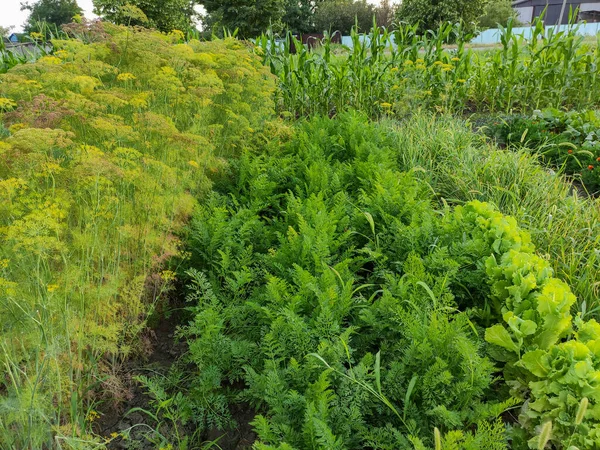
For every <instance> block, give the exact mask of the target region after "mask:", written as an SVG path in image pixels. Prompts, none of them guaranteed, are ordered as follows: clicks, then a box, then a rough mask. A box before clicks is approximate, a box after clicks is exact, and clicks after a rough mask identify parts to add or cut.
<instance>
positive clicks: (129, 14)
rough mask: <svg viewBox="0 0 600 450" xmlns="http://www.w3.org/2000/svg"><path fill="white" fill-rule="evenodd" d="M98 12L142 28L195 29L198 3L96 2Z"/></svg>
mask: <svg viewBox="0 0 600 450" xmlns="http://www.w3.org/2000/svg"><path fill="white" fill-rule="evenodd" d="M93 1H94V13H96V14H98V15H99V16H100V17H102V18H103V19H104V20H108V21H110V22H113V23H117V24H120V25H139V26H144V27H148V28H156V29H158V30H160V31H164V32H167V33H168V32H170V31H173V30H188V29H190V28H194V19H195V18H196V17H198V13H196V11H195V10H194V6H196V4H197V3H198V2H197V1H196V0H93Z"/></svg>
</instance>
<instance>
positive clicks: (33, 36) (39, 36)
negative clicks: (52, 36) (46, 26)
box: [29, 31, 44, 40]
mask: <svg viewBox="0 0 600 450" xmlns="http://www.w3.org/2000/svg"><path fill="white" fill-rule="evenodd" d="M29 36H30V37H31V39H35V40H38V39H42V38H43V37H44V35H43V34H42V33H38V32H37V31H34V32H32V33H29Z"/></svg>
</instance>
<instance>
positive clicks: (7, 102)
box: [0, 97, 17, 111]
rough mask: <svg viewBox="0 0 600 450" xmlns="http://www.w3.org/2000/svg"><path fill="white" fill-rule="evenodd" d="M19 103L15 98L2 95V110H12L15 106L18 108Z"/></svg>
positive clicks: (0, 98) (0, 103)
mask: <svg viewBox="0 0 600 450" xmlns="http://www.w3.org/2000/svg"><path fill="white" fill-rule="evenodd" d="M16 107H17V104H16V102H15V101H14V100H11V99H10V98H6V97H0V111H10V110H11V109H13V108H16Z"/></svg>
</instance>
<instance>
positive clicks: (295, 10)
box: [281, 0, 314, 33]
mask: <svg viewBox="0 0 600 450" xmlns="http://www.w3.org/2000/svg"><path fill="white" fill-rule="evenodd" d="M313 14H314V2H312V1H311V0H285V4H284V13H283V17H282V19H281V21H282V22H283V24H284V26H285V28H286V29H287V30H289V31H291V32H293V33H310V32H311V31H313Z"/></svg>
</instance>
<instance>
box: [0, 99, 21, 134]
mask: <svg viewBox="0 0 600 450" xmlns="http://www.w3.org/2000/svg"><path fill="white" fill-rule="evenodd" d="M1 102H2V99H1V98H0V103H1ZM0 109H1V108H0ZM24 128H27V124H26V123H23V122H18V123H14V124H12V125H11V126H10V127H8V131H10V133H11V134H15V133H16V132H17V131H19V130H22V129H24Z"/></svg>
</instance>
